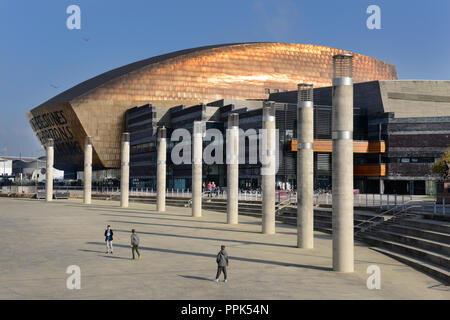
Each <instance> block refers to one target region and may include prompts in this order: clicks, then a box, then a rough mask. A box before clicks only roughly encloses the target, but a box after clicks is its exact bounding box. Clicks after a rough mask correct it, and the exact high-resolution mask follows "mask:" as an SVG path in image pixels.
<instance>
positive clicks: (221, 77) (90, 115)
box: [31, 43, 397, 168]
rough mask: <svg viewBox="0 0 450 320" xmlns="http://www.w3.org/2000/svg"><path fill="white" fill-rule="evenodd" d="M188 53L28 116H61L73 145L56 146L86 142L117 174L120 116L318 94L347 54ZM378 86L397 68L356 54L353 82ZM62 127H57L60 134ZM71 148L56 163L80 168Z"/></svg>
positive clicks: (73, 92)
mask: <svg viewBox="0 0 450 320" xmlns="http://www.w3.org/2000/svg"><path fill="white" fill-rule="evenodd" d="M188 52H189V53H185V54H179V55H177V54H174V55H168V58H167V59H154V60H152V62H151V63H148V64H145V63H143V62H138V63H137V64H139V67H138V68H134V67H130V68H128V67H127V66H124V67H122V68H119V69H118V70H119V71H117V70H113V71H111V72H109V73H105V74H104V75H100V76H98V77H96V78H93V79H91V80H88V81H86V82H85V83H82V84H80V85H78V86H75V87H74V88H72V89H69V90H68V91H66V92H64V93H62V94H61V95H59V96H57V97H55V98H53V99H51V100H49V102H47V103H44V104H42V105H41V106H39V107H37V108H35V109H33V110H32V111H31V114H32V115H33V116H37V115H43V114H46V113H48V112H51V111H58V110H64V115H65V117H66V118H67V121H68V122H70V129H71V130H72V131H71V134H69V133H67V134H68V137H71V136H72V135H73V136H74V138H66V136H65V135H64V136H63V137H62V138H61V139H62V140H61V141H65V139H69V140H70V141H76V142H78V145H79V147H80V148H81V149H82V148H84V142H83V141H84V137H85V136H86V135H90V136H92V137H93V148H94V154H95V153H96V154H97V158H96V159H97V164H96V165H98V166H100V167H105V168H117V167H119V166H120V136H121V133H122V131H123V126H124V121H123V120H124V119H123V115H124V113H125V111H126V110H127V109H129V108H132V107H135V106H138V105H142V104H145V103H149V102H150V103H152V102H153V103H154V104H155V105H156V106H167V107H170V106H175V105H179V104H186V105H192V104H195V103H199V102H204V103H207V102H210V101H214V100H219V99H224V98H231V99H233V98H234V99H266V98H268V94H267V93H266V92H265V89H270V90H271V92H273V91H274V90H275V89H277V90H279V91H283V90H296V88H297V84H298V83H299V82H312V83H314V85H315V86H316V87H320V86H329V85H331V79H332V56H333V55H335V54H338V53H348V51H344V50H339V49H334V48H329V47H323V46H315V45H304V44H287V43H247V44H234V45H225V46H218V47H208V48H199V49H198V50H190V51H189V50H188ZM150 60H151V59H150ZM132 65H133V66H135V65H136V64H132ZM130 66H131V65H130ZM120 70H122V71H123V70H127V72H122V71H120ZM129 70H132V71H129ZM128 71H129V72H128ZM111 74H113V76H112V75H111ZM380 79H397V72H396V70H395V67H394V66H392V65H390V64H387V63H385V62H382V61H380V60H376V59H373V58H370V57H367V56H363V55H359V54H355V58H354V81H355V82H360V81H370V80H380ZM103 80H104V81H103ZM61 100H62V102H61ZM66 100H69V101H66ZM55 101H58V102H55ZM63 102H66V103H63ZM49 110H50V111H49ZM32 125H33V124H32ZM61 126H63V125H59V126H56V127H57V128H58V129H57V130H60V129H59V127H61ZM33 129H34V130H35V132H36V134H37V135H38V137H39V138H40V139H41V137H40V136H41V135H42V132H46V131H45V129H47V128H43V129H41V128H36V127H35V126H33ZM52 132H53V131H52ZM42 142H43V141H42V140H41V143H42ZM74 144H75V142H74ZM61 146H62V142H61ZM76 148H77V146H76V145H74V147H73V148H72V149H71V151H70V152H67V150H65V149H64V148H63V147H61V148H60V149H59V150H60V151H59V150H55V157H56V158H57V159H58V160H61V161H62V160H64V161H66V162H67V163H72V164H77V165H82V161H83V160H82V154H81V153H80V150H78V149H76ZM74 150H78V151H74ZM94 161H95V160H94Z"/></svg>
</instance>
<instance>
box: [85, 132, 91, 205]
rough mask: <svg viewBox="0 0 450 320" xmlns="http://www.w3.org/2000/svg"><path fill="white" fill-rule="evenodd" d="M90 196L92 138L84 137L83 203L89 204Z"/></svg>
mask: <svg viewBox="0 0 450 320" xmlns="http://www.w3.org/2000/svg"><path fill="white" fill-rule="evenodd" d="M91 195H92V138H91V137H86V139H85V142H84V192H83V203H84V204H91Z"/></svg>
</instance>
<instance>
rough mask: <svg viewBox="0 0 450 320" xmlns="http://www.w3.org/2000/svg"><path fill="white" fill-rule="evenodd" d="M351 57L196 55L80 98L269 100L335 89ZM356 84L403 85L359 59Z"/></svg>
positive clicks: (307, 48) (228, 49)
mask: <svg viewBox="0 0 450 320" xmlns="http://www.w3.org/2000/svg"><path fill="white" fill-rule="evenodd" d="M338 53H349V52H348V51H344V50H339V49H334V48H329V47H322V46H314V45H303V44H285V43H252V44H238V45H230V46H224V47H218V48H212V49H207V50H199V51H194V52H192V53H189V54H185V55H181V56H177V57H174V58H170V59H168V60H164V61H161V62H158V63H153V64H150V65H148V66H144V67H142V68H140V69H138V70H135V71H132V72H130V73H128V74H126V75H122V76H120V77H118V78H116V79H113V80H111V81H109V82H107V83H105V84H104V85H102V86H100V87H98V88H97V89H95V90H91V91H90V92H88V93H87V94H85V95H83V96H82V97H80V99H82V100H115V101H117V100H122V101H123V100H178V101H182V100H199V101H202V102H210V101H213V100H218V99H222V98H234V99H265V98H267V97H268V95H267V93H265V89H271V91H272V92H273V90H275V89H277V90H280V91H283V90H296V88H297V84H298V83H299V82H312V83H314V85H315V86H316V87H321V86H330V85H331V79H332V77H333V74H332V56H333V55H335V54H338ZM354 56H355V58H354V81H355V82H361V81H370V80H379V79H397V72H396V70H395V67H394V66H392V65H390V64H387V63H385V62H382V61H380V60H377V59H373V58H370V57H368V56H364V55H359V54H354Z"/></svg>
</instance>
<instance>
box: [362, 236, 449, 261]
mask: <svg viewBox="0 0 450 320" xmlns="http://www.w3.org/2000/svg"><path fill="white" fill-rule="evenodd" d="M370 235H374V236H377V237H379V238H383V239H387V240H392V241H396V242H400V243H403V244H407V245H411V246H414V247H418V248H421V249H425V250H428V251H433V252H436V253H439V254H444V255H447V256H450V245H448V244H445V243H443V242H437V241H432V240H427V239H423V238H419V237H414V236H410V235H407V234H404V233H398V232H393V231H388V230H375V231H373V232H371V233H370Z"/></svg>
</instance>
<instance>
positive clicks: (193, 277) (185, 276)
mask: <svg viewBox="0 0 450 320" xmlns="http://www.w3.org/2000/svg"><path fill="white" fill-rule="evenodd" d="M178 276H180V277H182V278H186V279H194V280H206V281H212V279H210V278H205V277H197V276H187V275H182V274H179V275H178Z"/></svg>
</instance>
